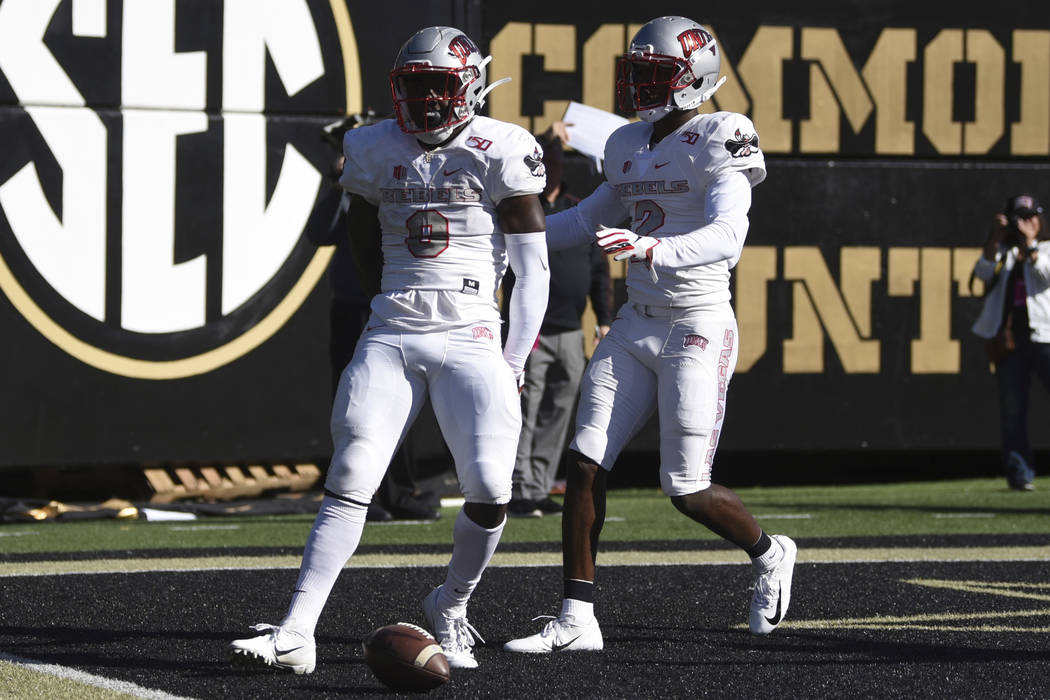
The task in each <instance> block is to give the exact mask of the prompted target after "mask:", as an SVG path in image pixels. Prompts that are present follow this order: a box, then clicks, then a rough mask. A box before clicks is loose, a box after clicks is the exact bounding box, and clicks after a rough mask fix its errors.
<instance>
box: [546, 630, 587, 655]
mask: <svg viewBox="0 0 1050 700" xmlns="http://www.w3.org/2000/svg"><path fill="white" fill-rule="evenodd" d="M582 636H583V635H582V634H578V635H576V636H575V637H573V638H572V639H570V640H569V641H567V642H565V643H564V644H558V643H557V642H551V651H562V650H563V649H566V648H568V647H569V646H571V645H572V643H573V642H575V641H576V640H577V639H579V638H580V637H582Z"/></svg>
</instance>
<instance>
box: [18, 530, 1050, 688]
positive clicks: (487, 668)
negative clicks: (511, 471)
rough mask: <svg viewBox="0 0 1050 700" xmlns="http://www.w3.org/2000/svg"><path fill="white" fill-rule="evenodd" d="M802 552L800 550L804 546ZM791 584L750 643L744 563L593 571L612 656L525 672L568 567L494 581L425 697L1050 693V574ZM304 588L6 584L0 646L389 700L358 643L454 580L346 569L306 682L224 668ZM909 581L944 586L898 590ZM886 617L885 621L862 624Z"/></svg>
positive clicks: (496, 573)
mask: <svg viewBox="0 0 1050 700" xmlns="http://www.w3.org/2000/svg"><path fill="white" fill-rule="evenodd" d="M798 544H799V549H800V551H802V550H803V549H804V548H805V547H806V545H807V542H806V541H805V540H800V541H799V542H798ZM821 544H822V545H824V544H826V540H824V541H821ZM850 544H851V545H855V544H856V543H852V542H851V543H850ZM883 544H885V545H892V544H893V542H892V541H885V542H884V543H883ZM983 544H987V543H983ZM869 546H870V545H869ZM100 556H101V555H100ZM795 572H796V573H795V582H794V597H793V600H792V605H791V610H790V613H789V616H788V623H785V625H784V626H783V627H782V628H781V629H779V630H777V631H776V632H775V633H774V634H773V635H771V636H770V637H768V638H759V639H756V638H753V637H751V636H750V635H749V634H748V633H747V631H746V629H745V628H743V627H742V626H741V625H742V624H743V623H744V622H745V621H746V611H747V604H748V601H749V599H750V569H749V567H748V566H747V565H746V564H742V565H738V566H737V565H734V566H676V565H671V566H656V567H604V568H600V569H599V588H598V595H599V600H598V602H597V610H598V616H599V621H600V622H601V624H602V630H603V634H604V636H605V644H606V650H605V651H604V652H603V653H600V654H592V653H580V654H561V655H557V656H519V655H511V654H506V653H503V652H502V651H500V647H501V646H502V643H503V642H504V641H506V640H507V639H509V638H511V637H513V636H519V635H523V634H527V633H531V632H534V631H538V629H539V626H540V625H541V624H542V623H541V622H535V623H533V622H530V618H532V617H533V616H535V615H538V614H554V613H555V612H557V606H558V604H559V601H560V580H559V579H560V571H559V569H557V568H554V567H542V568H492V569H490V570H489V571H488V572H487V574H486V578H485V580H484V581H483V582H482V584H481V587H480V588H479V589H478V591H477V593H476V594H475V597H474V600H473V602H472V604H471V611H470V612H471V622H472V623H473V624H474V625H475V626H476V627H477V629H478V630H479V631H480V632H481V634H482V635H484V636H485V639H486V640H487V644H486V645H485V646H483V647H481V648H479V649H478V650H477V657H478V659H479V661H480V663H481V667H480V668H479V669H477V670H476V671H459V672H454V675H453V678H452V680H451V681H450V682H449V683H448V684H447V685H445V686H443V687H441V688H439V689H437V690H435V691H432V693H430V695H431V696H433V697H435V698H679V697H681V698H686V697H718V698H778V699H780V698H795V697H812V698H818V697H819V698H823V697H827V698H843V697H850V696H857V697H864V698H873V697H874V698H881V697H885V698H890V697H893V698H897V697H923V698H925V697H943V698H1041V697H1048V696H1050V583H1048V582H1050V562H1046V561H1035V562H937V563H920V562H904V563H867V564H850V563H836V564H805V563H802V564H799V565H798V566H797V567H796V570H795ZM295 576H296V572H295V571H293V570H263V571H207V572H188V573H181V572H180V573H163V572H162V573H144V574H138V573H136V574H118V575H113V574H106V575H70V576H56V577H11V578H3V579H0V587H2V591H3V592H2V608H0V649H3V650H4V651H5V652H7V653H9V654H12V655H16V656H21V657H26V658H31V659H35V660H38V661H44V662H49V663H55V664H60V665H63V666H70V667H74V668H77V669H80V670H83V671H87V672H89V673H92V674H94V675H97V676H103V677H107V678H114V679H118V680H126V681H131V682H134V683H136V684H138V685H140V686H142V687H144V688H150V689H157V690H162V691H164V692H167V693H170V694H172V695H177V696H186V697H194V698H326V697H360V698H367V697H389V696H391V695H392V693H390V692H389V691H387V690H386V689H385V688H384V687H383V686H382V685H380V684H379V682H378V681H376V680H375V679H374V677H373V676H372V675H371V673H370V672H369V670H368V668H367V666H365V664H364V661H363V657H362V653H361V650H360V642H361V639H362V638H363V637H364V636H365V635H366V634H367V633H368V632H369V631H370V630H372V629H373V628H375V627H379V626H381V625H385V624H389V623H391V622H395V621H399V620H404V621H409V622H416V623H420V622H421V621H422V615H421V613H420V612H419V602H420V601H421V600H422V598H423V597H424V596H425V595H426V593H427V592H428V591H429V590H430V588H431V587H432V586H433V585H435V584H437V583H439V582H440V580H441V578H442V576H443V570H442V569H439V568H420V569H349V570H347V571H345V572H344V574H343V576H342V578H341V579H340V581H339V583H338V584H337V586H336V589H335V591H334V593H333V595H332V598H331V599H330V600H329V603H328V606H327V608H326V610H325V614H324V616H323V617H322V620H321V624H320V627H319V629H318V639H317V641H318V667H317V670H316V671H315V672H314V673H313V674H312V675H308V676H295V675H291V674H286V673H279V672H275V671H273V670H270V669H266V668H261V669H256V668H250V667H244V666H238V665H234V664H233V663H231V662H230V661H229V660H228V658H227V656H226V646H227V644H228V643H229V641H230V640H231V639H234V638H236V637H241V636H247V635H248V634H250V631H249V629H248V627H249V625H251V624H253V623H255V622H272V623H276V622H278V621H279V619H280V617H281V615H282V614H283V612H284V609H285V607H286V605H287V602H288V592H289V591H290V589H291V587H292V585H293V583H294V581H295ZM915 579H923V580H933V581H939V582H942V583H941V584H940V585H942V586H947V587H929V586H920V585H917V584H914V583H907V582H906V581H908V580H915ZM945 582H946V583H945ZM960 582H962V583H960ZM967 582H968V583H967ZM960 586H964V587H965V586H969V587H970V588H974V587H975V586H976V588H977V589H979V590H960V588H959V587H960ZM989 591H991V592H989ZM877 616H881V618H882V620H884V622H881V623H880V622H878V621H874V622H873V621H872V620H871V618H875V617H877ZM792 624H795V625H801V627H793V626H792ZM872 624H875V625H877V627H876V628H870V625H872ZM866 626H867V627H866Z"/></svg>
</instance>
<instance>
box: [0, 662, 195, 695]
mask: <svg viewBox="0 0 1050 700" xmlns="http://www.w3.org/2000/svg"><path fill="white" fill-rule="evenodd" d="M0 661H6V662H7V663H10V664H13V665H15V666H19V667H21V668H24V669H27V670H29V671H34V672H36V673H45V674H47V675H49V676H56V677H58V678H65V679H67V680H71V681H74V682H76V683H83V684H84V685H90V686H93V687H95V688H102V689H104V690H109V691H112V692H114V693H124V694H125V695H131V696H133V697H136V698H147V699H148V700H192V699H191V698H186V697H185V696H182V695H171V694H170V693H165V692H164V691H161V690H152V689H150V688H143V687H142V686H141V685H136V684H135V683H131V682H129V681H118V680H114V679H112V678H103V677H102V676H95V675H92V674H90V673H85V672H84V671H78V670H77V669H75V668H69V667H68V666H59V665H58V664H49V663H44V662H42V661H36V660H34V659H27V658H24V657H22V656H15V655H13V654H5V653H4V652H2V651H0Z"/></svg>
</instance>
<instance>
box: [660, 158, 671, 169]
mask: <svg viewBox="0 0 1050 700" xmlns="http://www.w3.org/2000/svg"><path fill="white" fill-rule="evenodd" d="M670 162H671V161H669V160H665V161H664V162H663V163H657V164H656V167H657V168H662V167H664V166H665V165H667V164H668V163H670Z"/></svg>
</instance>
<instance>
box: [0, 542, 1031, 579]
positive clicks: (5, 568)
mask: <svg viewBox="0 0 1050 700" xmlns="http://www.w3.org/2000/svg"><path fill="white" fill-rule="evenodd" d="M448 560H449V554H448V553H440V552H439V553H425V554H404V553H399V554H373V553H368V554H357V555H355V556H354V557H353V558H352V559H351V560H350V563H349V564H348V567H350V568H369V567H384V568H389V567H419V566H446V565H447V564H448ZM598 560H599V561H598V563H599V564H600V565H602V566H634V565H665V566H674V565H682V564H706V565H730V564H746V563H748V560H747V556H746V555H745V554H743V553H742V552H738V551H736V550H705V551H700V550H698V551H676V552H653V551H624V552H604V553H602V554H600V555H599V557H598ZM300 561H301V556H300V555H298V554H296V555H277V556H229V557H156V558H142V559H94V560H88V561H36V562H15V563H5V564H2V565H0V577H4V576H55V575H61V574H94V573H121V572H124V573H132V572H148V571H207V570H220V569H296V568H298V567H299V563H300ZM798 561H799V562H800V563H806V564H839V563H878V562H908V561H926V562H948V561H1050V546H1034V547H871V548H863V547H843V548H833V547H824V548H819V547H818V548H813V549H805V548H803V549H800V550H799V553H798ZM560 565H561V554H560V553H558V552H496V554H495V555H494V556H493V558H492V566H560Z"/></svg>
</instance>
